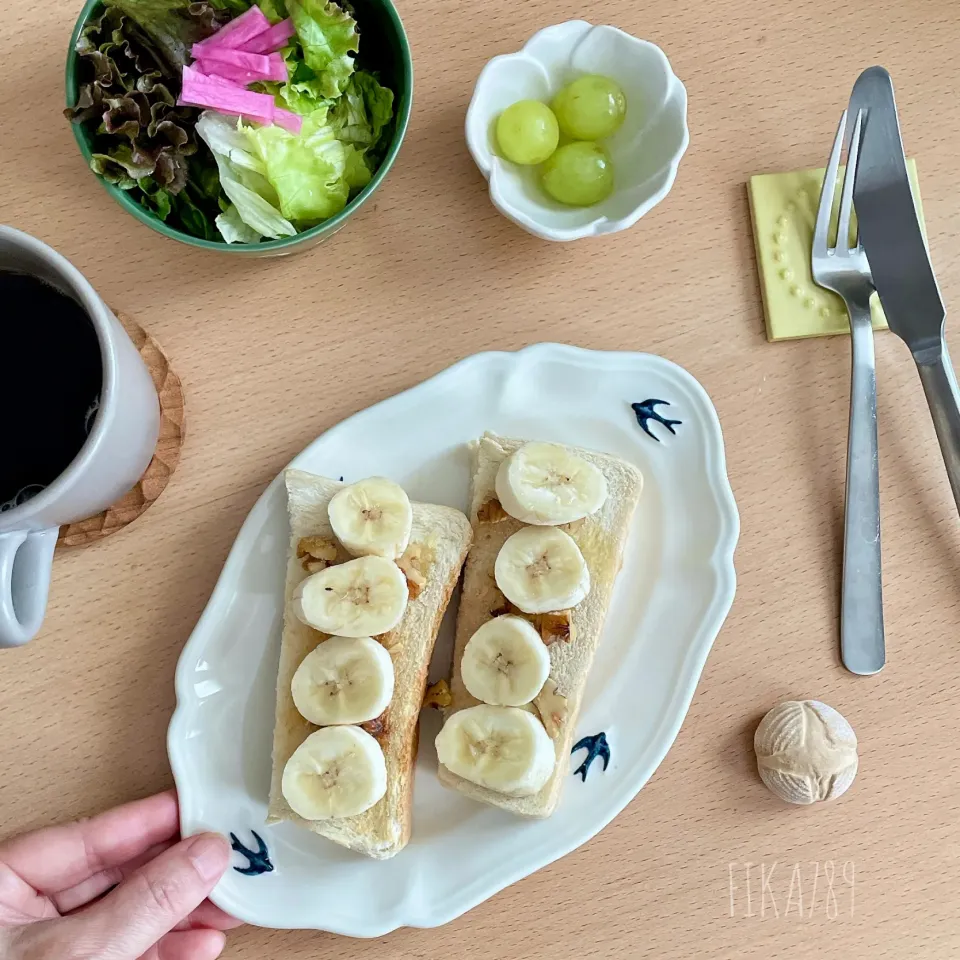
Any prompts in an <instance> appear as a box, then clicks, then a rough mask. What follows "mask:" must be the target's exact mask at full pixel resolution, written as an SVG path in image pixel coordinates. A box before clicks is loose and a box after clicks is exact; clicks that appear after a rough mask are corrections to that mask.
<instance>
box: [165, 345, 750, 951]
mask: <svg viewBox="0 0 960 960" xmlns="http://www.w3.org/2000/svg"><path fill="white" fill-rule="evenodd" d="M648 401H656V403H652V402H651V403H647V402H648ZM664 401H665V403H664ZM632 404H640V405H641V406H639V407H638V412H639V414H640V417H639V419H638V416H637V413H636V412H635V410H634V409H632V408H631V405H632ZM651 411H652V412H653V413H654V414H655V415H657V416H654V417H653V418H652V419H648V418H647V416H646V415H647V414H648V413H650V412H651ZM658 416H659V417H660V418H662V419H669V420H671V421H679V423H677V424H676V425H675V426H674V427H673V429H674V430H675V431H676V432H675V434H671V433H670V432H669V431H668V428H667V427H666V426H665V425H664V424H663V422H662V419H661V420H658V419H657V417H658ZM640 420H643V422H644V423H645V424H646V427H647V429H648V430H649V433H647V432H645V430H644V429H642V428H641V425H640ZM484 430H492V431H494V432H496V433H499V434H501V435H503V436H508V437H521V438H529V439H543V440H557V441H561V442H563V443H570V444H575V445H578V446H584V447H590V448H594V449H597V450H603V451H606V452H609V453H614V454H618V455H619V456H621V457H624V458H626V459H627V460H629V461H631V462H633V463H635V464H636V465H637V466H639V467H640V469H641V470H642V471H643V473H644V475H645V479H646V486H645V489H644V494H643V497H642V499H641V503H640V506H639V508H638V510H637V513H636V516H635V519H634V523H633V531H632V533H631V536H630V541H629V546H628V549H627V554H626V556H625V558H624V565H623V570H622V572H621V574H620V578H619V580H618V582H617V587H616V592H615V595H614V600H613V605H612V607H611V610H610V614H609V617H608V619H607V626H606V630H605V633H604V636H603V639H602V641H601V644H600V649H599V651H598V654H597V659H596V662H595V665H594V668H593V672H592V673H591V676H590V681H589V685H588V689H587V693H586V696H585V698H584V706H583V710H582V713H581V715H580V719H579V724H578V730H577V733H578V735H579V736H581V737H582V736H586V735H594V734H598V733H600V732H605V734H606V737H607V740H608V742H609V746H610V752H611V762H610V765H609V768H608V769H606V770H604V769H603V766H602V764H601V763H600V762H597V763H594V764H593V765H592V767H591V768H590V770H589V773H588V775H587V777H586V779H585V780H581V779H580V778H579V777H575V776H574V775H573V773H572V771H573V769H574V767H575V766H577V765H578V764H579V762H580V760H582V759H583V755H584V754H583V751H581V752H580V753H579V754H577V756H576V758H575V760H574V762H573V763H572V764H571V775H570V781H569V783H568V784H567V786H566V790H565V793H564V796H563V799H562V801H561V804H560V807H559V809H558V810H557V812H556V813H555V814H554V816H553V817H551V818H550V819H549V820H542V821H526V820H521V819H519V818H516V817H513V816H511V815H510V814H508V813H506V812H504V811H500V810H496V809H494V808H491V807H486V806H483V805H481V804H478V803H474V802H472V801H471V800H468V799H467V798H465V797H463V796H461V795H460V794H458V793H454V792H452V791H448V790H445V789H444V788H443V787H441V786H440V784H439V782H438V781H437V778H436V774H435V771H436V755H435V752H434V749H433V738H434V736H435V734H436V732H437V730H438V728H439V717H438V716H437V715H436V714H435V713H434V711H426V712H425V714H424V719H423V723H424V730H423V735H422V736H421V739H420V755H419V757H418V760H417V771H416V793H415V799H414V815H413V838H412V840H411V842H410V844H409V846H408V847H407V848H406V849H405V850H403V851H402V852H401V853H400V854H398V855H397V856H396V857H395V858H394V859H392V860H387V861H374V860H369V859H366V858H365V857H362V856H360V855H358V854H355V853H351V852H350V851H348V850H345V849H343V848H341V847H339V846H336V845H335V844H333V843H331V842H329V841H327V840H324V839H323V838H322V837H318V836H315V835H313V834H311V833H309V832H307V831H305V830H301V829H299V828H298V827H296V826H294V825H293V824H280V825H277V826H271V827H266V826H264V820H265V817H266V809H267V793H268V789H269V783H270V751H271V743H272V736H273V711H274V687H275V680H276V669H277V658H278V652H279V642H280V624H281V608H282V597H283V579H284V571H285V565H286V552H287V546H288V539H289V529H288V525H287V515H286V497H285V493H284V487H283V482H282V477H278V478H277V479H276V480H274V481H273V483H271V484H270V486H269V487H268V488H267V489H266V491H265V492H264V494H263V496H261V497H260V499H259V501H258V502H257V504H256V506H254V508H253V510H252V511H251V512H250V515H249V516H248V517H247V520H246V521H245V523H244V525H243V527H242V529H241V530H240V534H239V535H238V537H237V540H236V543H235V544H234V546H233V549H232V550H231V552H230V556H229V557H228V559H227V562H226V565H225V566H224V569H223V573H222V574H221V576H220V579H219V581H218V583H217V586H216V588H215V590H214V592H213V596H212V597H211V598H210V602H209V603H208V605H207V608H206V610H205V611H204V613H203V616H202V617H201V618H200V621H199V623H198V624H197V626H196V629H195V630H194V631H193V634H192V635H191V637H190V639H189V641H188V642H187V645H186V647H185V648H184V651H183V654H182V655H181V657H180V662H179V664H178V667H177V675H176V690H177V701H178V705H177V709H176V711H175V713H174V715H173V719H172V720H171V722H170V729H169V733H168V749H169V753H170V763H171V766H172V768H173V773H174V777H175V779H176V783H177V789H178V791H179V795H180V813H181V824H182V830H183V833H184V835H187V834H193V833H196V832H199V831H201V830H218V831H220V832H221V833H224V834H231V833H233V834H234V835H235V838H236V841H237V846H238V847H239V846H241V845H242V846H243V847H244V848H245V849H246V850H247V851H249V856H248V855H247V854H246V853H244V852H242V851H239V850H238V853H237V855H236V860H235V869H231V870H230V871H228V873H227V875H226V876H225V877H224V878H223V880H222V881H221V882H220V884H219V885H218V887H217V888H216V890H215V891H214V894H213V897H212V899H213V900H214V901H215V902H216V903H217V904H218V905H219V906H220V907H222V908H223V909H224V910H226V911H227V912H228V913H231V914H233V915H234V916H236V917H238V918H239V919H241V920H244V921H246V922H248V923H253V924H258V925H260V926H267V927H283V928H290V927H297V928H301V927H302V928H314V929H321V930H328V931H331V932H334V933H341V934H346V935H349V936H354V937H376V936H382V935H383V934H385V933H388V932H389V931H391V930H394V929H396V928H397V927H400V926H415V927H433V926H438V925H440V924H443V923H447V922H448V921H450V920H452V919H454V918H455V917H458V916H460V915H461V914H462V913H465V912H466V911H467V910H470V909H471V908H472V907H474V906H476V905H477V904H478V903H481V902H482V901H483V900H485V899H486V898H487V897H490V896H491V895H493V894H494V893H496V892H498V891H499V890H502V889H503V888H504V887H506V886H508V885H509V884H511V883H514V882H515V881H517V880H519V879H521V878H522V877H525V876H527V875H528V874H530V873H533V872H534V871H535V870H538V869H539V868H541V867H543V866H545V865H546V864H548V863H550V862H551V861H553V860H556V859H558V858H559V857H562V856H564V854H566V853H569V852H570V851H571V850H573V849H574V848H576V847H577V846H579V845H580V844H582V843H584V842H585V841H586V840H588V839H589V838H590V837H592V836H593V835H594V834H596V833H597V832H598V831H599V830H601V829H602V828H603V827H604V826H605V825H606V824H607V823H609V822H610V821H611V820H612V819H613V818H614V817H615V816H616V815H617V814H618V813H619V812H620V811H621V810H622V809H623V808H624V807H625V806H626V805H627V804H628V803H629V802H630V801H631V800H632V799H633V797H634V796H635V795H636V794H637V792H638V791H639V790H640V788H641V787H642V786H643V785H644V783H646V781H647V780H648V779H649V777H650V776H651V774H652V773H653V772H654V770H656V768H657V766H658V765H659V763H660V761H661V760H662V759H663V758H664V756H665V755H666V752H667V750H668V749H669V748H670V745H671V743H672V742H673V740H674V738H675V737H676V735H677V732H678V730H679V729H680V724H681V722H682V721H683V718H684V716H685V714H686V712H687V708H688V706H689V704H690V700H691V698H692V697H693V693H694V690H695V688H696V684H697V680H698V679H699V677H700V672H701V670H702V669H703V665H704V662H705V660H706V658H707V654H708V652H709V650H710V647H711V645H712V643H713V641H714V638H715V637H716V635H717V633H718V632H719V630H720V627H721V625H722V623H723V620H724V618H725V617H726V615H727V612H728V611H729V609H730V605H731V603H732V602H733V595H734V587H735V575H734V569H733V551H734V547H735V545H736V542H737V536H738V531H739V518H738V515H737V509H736V505H735V503H734V500H733V494H732V493H731V490H730V485H729V482H728V481H727V477H726V469H725V463H724V454H723V440H722V437H721V433H720V424H719V422H718V420H717V415H716V413H715V411H714V409H713V406H712V405H711V403H710V400H709V398H708V397H707V395H706V393H705V392H704V390H703V388H702V387H701V386H700V385H699V384H698V383H697V382H696V381H695V380H694V379H693V377H691V376H690V375H689V374H688V373H686V371H684V370H682V369H681V368H680V367H677V366H676V365H674V364H672V363H670V362H669V361H667V360H663V359H661V358H659V357H655V356H651V355H648V354H638V353H596V352H591V351H587V350H581V349H578V348H576V347H569V346H560V345H557V344H540V345H537V346H533V347H529V348H527V349H525V350H521V351H520V352H518V353H483V354H478V355H476V356H473V357H469V358H468V359H466V360H464V361H462V362H460V363H458V364H456V365H455V366H453V367H451V368H450V369H449V370H446V371H444V372H443V373H441V374H439V375H438V376H436V377H434V378H433V379H431V380H428V381H427V382H425V383H423V384H421V385H420V386H417V387H415V388H413V389H412V390H408V391H407V392H406V393H402V394H400V395H399V396H396V397H393V398H391V399H389V400H386V401H384V402H383V403H380V404H378V405H376V406H374V407H371V408H370V409H368V410H364V411H362V412H361V413H358V414H357V415H356V416H353V417H351V418H350V419H349V420H346V421H344V422H343V423H341V424H339V425H338V426H336V427H334V428H333V429H332V430H330V431H328V432H327V433H325V434H324V435H323V436H322V437H320V438H319V439H317V440H315V441H314V442H313V443H312V444H310V446H309V447H307V449H306V450H304V451H303V453H301V454H300V455H299V456H298V457H297V458H296V459H295V460H294V461H293V465H295V466H297V467H300V468H302V469H304V470H311V471H314V472H316V473H320V474H324V475H326V476H330V477H340V476H343V477H345V478H346V480H347V481H351V480H357V479H360V478H361V477H365V476H369V475H371V474H383V475H386V476H389V477H392V478H393V479H395V480H397V481H398V482H399V483H401V484H402V485H403V486H404V488H405V489H406V490H407V491H408V492H409V494H410V496H411V498H413V499H416V500H421V501H426V502H432V503H442V504H450V505H451V506H456V507H460V508H461V509H466V506H467V503H468V496H469V482H470V460H469V456H468V453H467V449H466V446H465V445H466V443H467V442H468V441H470V440H472V439H474V438H476V437H478V436H479V435H480V434H482V433H483V432H484ZM453 616H454V611H453V610H450V611H448V614H447V618H446V621H445V623H444V629H443V630H442V632H441V636H440V640H439V642H438V644H437V652H436V654H435V656H434V661H433V667H432V670H431V679H436V678H437V677H440V676H446V675H447V674H448V672H449V664H450V655H451V654H450V651H451V643H452V618H453ZM253 831H255V832H256V834H257V835H258V837H261V838H262V840H263V846H264V849H263V850H261V847H260V845H259V843H258V841H257V838H255V837H254V835H253ZM451 850H456V856H451ZM260 853H262V855H261V856H258V855H257V854H260ZM265 868H272V869H265ZM241 870H243V871H244V872H242V873H241V872H240V871H241Z"/></svg>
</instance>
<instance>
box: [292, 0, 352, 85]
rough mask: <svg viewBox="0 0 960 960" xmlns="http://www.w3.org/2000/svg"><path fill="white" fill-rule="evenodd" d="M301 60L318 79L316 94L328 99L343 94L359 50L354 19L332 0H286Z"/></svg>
mask: <svg viewBox="0 0 960 960" xmlns="http://www.w3.org/2000/svg"><path fill="white" fill-rule="evenodd" d="M287 12H288V13H289V14H290V18H291V19H292V20H293V25H294V27H295V28H296V31H297V39H298V40H299V41H300V46H301V47H302V48H303V62H304V64H305V65H306V66H307V67H309V69H310V70H312V71H313V73H314V74H315V76H316V80H317V81H318V82H319V86H318V93H319V94H320V95H321V96H323V97H327V98H330V99H333V98H335V97H339V96H340V94H341V93H343V91H344V88H345V87H346V86H347V82H348V81H349V79H350V75H351V74H352V73H353V56H351V54H356V52H357V50H358V49H359V40H360V36H359V34H358V33H357V24H356V21H355V20H354V19H353V17H352V16H350V14H349V13H347V12H346V11H345V10H343V9H341V8H340V7H338V6H337V4H335V3H333V2H332V0H287Z"/></svg>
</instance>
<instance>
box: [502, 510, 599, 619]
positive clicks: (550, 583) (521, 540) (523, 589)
mask: <svg viewBox="0 0 960 960" xmlns="http://www.w3.org/2000/svg"><path fill="white" fill-rule="evenodd" d="M494 577H495V578H496V581H497V586H498V587H499V588H500V592H501V593H502V594H503V595H504V596H505V597H506V598H507V599H508V600H509V601H510V602H511V603H513V604H514V605H516V606H517V607H518V608H519V609H520V610H522V611H523V612H524V613H549V612H550V611H552V610H565V609H567V608H568V607H575V606H576V605H577V604H578V603H579V602H580V601H581V600H582V599H583V598H584V597H585V596H586V595H587V594H588V593H589V592H590V571H589V570H588V569H587V563H586V561H585V560H584V559H583V554H582V553H581V552H580V548H579V547H578V546H577V544H576V541H575V540H574V539H573V538H572V537H571V536H570V535H569V534H566V533H564V532H563V531H562V530H558V529H557V528H556V527H524V528H523V529H522V530H518V531H517V532H516V533H515V534H514V535H513V536H512V537H508V538H507V541H506V542H505V543H504V545H503V546H502V547H501V548H500V553H498V554H497V561H496V564H495V565H494Z"/></svg>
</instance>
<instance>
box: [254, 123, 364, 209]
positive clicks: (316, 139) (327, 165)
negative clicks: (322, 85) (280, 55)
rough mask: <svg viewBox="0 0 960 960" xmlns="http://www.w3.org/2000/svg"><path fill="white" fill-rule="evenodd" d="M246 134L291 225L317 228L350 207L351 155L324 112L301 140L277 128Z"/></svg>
mask: <svg viewBox="0 0 960 960" xmlns="http://www.w3.org/2000/svg"><path fill="white" fill-rule="evenodd" d="M245 130H246V133H247V137H248V139H249V141H250V143H251V145H252V148H253V151H254V153H255V154H256V155H257V156H258V157H259V159H260V160H261V162H262V163H263V166H264V170H265V172H266V177H267V179H268V180H269V181H270V185H271V186H272V187H273V188H274V189H275V190H276V192H277V196H278V198H279V200H280V212H281V213H282V214H283V216H284V217H286V218H287V219H288V220H293V221H296V222H299V223H302V224H310V223H317V222H319V221H321V220H326V219H327V218H328V217H332V216H333V215H334V214H337V213H339V212H340V211H341V210H342V209H343V208H344V207H345V206H346V205H347V200H348V199H349V196H350V186H349V184H348V182H347V178H346V171H347V152H346V149H345V147H344V145H343V144H342V143H341V142H340V141H339V140H338V139H337V138H336V134H335V131H334V129H333V127H332V126H331V125H330V123H329V120H328V111H327V109H326V108H325V107H324V108H322V109H320V110H316V111H314V112H313V113H312V114H310V115H309V116H307V117H305V118H304V121H303V129H302V130H301V131H300V134H299V135H298V136H294V135H293V134H291V133H288V132H287V131H286V130H284V129H283V128H281V127H277V126H271V127H260V128H254V127H246V128H245ZM244 219H246V217H244Z"/></svg>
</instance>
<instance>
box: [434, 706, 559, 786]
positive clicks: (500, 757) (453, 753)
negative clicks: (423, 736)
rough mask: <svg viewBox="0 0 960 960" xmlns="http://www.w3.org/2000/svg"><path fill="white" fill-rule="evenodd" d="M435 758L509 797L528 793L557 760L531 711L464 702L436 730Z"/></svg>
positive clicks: (551, 744) (466, 776) (549, 771)
mask: <svg viewBox="0 0 960 960" xmlns="http://www.w3.org/2000/svg"><path fill="white" fill-rule="evenodd" d="M436 745H437V757H438V759H439V760H440V762H441V763H442V764H443V765H444V766H445V767H446V768H447V769H448V770H449V771H450V772H451V773H455V774H456V775H457V776H458V777H463V779H464V780H469V781H470V782H471V783H476V784H479V785H480V786H481V787H487V788H488V789H490V790H496V791H497V792H498V793H505V794H509V795H510V796H512V797H529V796H530V795H531V794H534V793H536V792H537V791H538V790H539V789H540V788H541V787H542V786H543V785H544V784H545V783H546V782H547V781H548V780H549V779H550V775H551V774H552V773H553V768H554V766H555V764H556V762H557V758H556V753H555V750H554V746H553V741H552V740H551V739H550V737H548V736H547V731H546V730H544V729H543V724H542V723H541V722H540V721H539V720H538V719H537V718H536V716H534V715H533V714H532V713H528V712H527V711H526V710H523V709H521V708H519V707H492V706H488V705H487V704H485V703H483V704H480V706H478V707H467V709H466V710H460V711H458V712H457V713H455V714H453V716H451V717H449V718H448V719H447V722H446V723H445V724H444V725H443V729H442V730H441V731H440V733H439V734H437V740H436Z"/></svg>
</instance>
